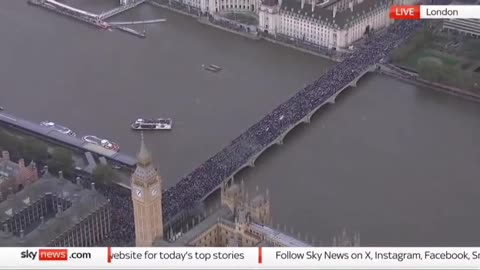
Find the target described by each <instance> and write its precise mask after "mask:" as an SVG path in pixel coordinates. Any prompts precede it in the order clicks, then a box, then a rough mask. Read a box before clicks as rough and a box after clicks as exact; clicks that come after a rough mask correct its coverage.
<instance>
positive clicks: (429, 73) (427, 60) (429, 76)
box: [417, 57, 445, 82]
mask: <svg viewBox="0 0 480 270" xmlns="http://www.w3.org/2000/svg"><path fill="white" fill-rule="evenodd" d="M417 71H418V74H420V76H421V77H422V78H424V79H426V80H429V81H433V82H441V81H442V79H443V78H444V76H445V74H444V71H445V70H444V67H443V64H442V61H441V60H440V59H437V58H435V57H424V58H421V59H420V60H418V63H417Z"/></svg>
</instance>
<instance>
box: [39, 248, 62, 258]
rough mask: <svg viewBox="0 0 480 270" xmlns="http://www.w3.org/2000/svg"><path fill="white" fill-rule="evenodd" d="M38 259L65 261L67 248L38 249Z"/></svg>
mask: <svg viewBox="0 0 480 270" xmlns="http://www.w3.org/2000/svg"><path fill="white" fill-rule="evenodd" d="M38 254H39V256H38V260H39V261H67V260H68V250H67V249H40V250H38Z"/></svg>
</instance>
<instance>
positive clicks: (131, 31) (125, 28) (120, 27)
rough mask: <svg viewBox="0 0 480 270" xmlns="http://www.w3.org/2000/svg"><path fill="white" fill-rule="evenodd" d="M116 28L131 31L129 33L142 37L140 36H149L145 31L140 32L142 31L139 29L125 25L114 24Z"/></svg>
mask: <svg viewBox="0 0 480 270" xmlns="http://www.w3.org/2000/svg"><path fill="white" fill-rule="evenodd" d="M114 28H116V29H118V30H120V31H123V32H125V33H129V34H132V35H134V36H137V37H140V38H146V37H147V35H146V34H145V31H143V32H140V31H137V30H135V29H132V28H128V27H125V26H114Z"/></svg>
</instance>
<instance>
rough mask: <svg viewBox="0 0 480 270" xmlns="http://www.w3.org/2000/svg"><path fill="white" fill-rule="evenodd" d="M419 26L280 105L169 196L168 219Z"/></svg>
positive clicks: (381, 38) (379, 43)
mask: <svg viewBox="0 0 480 270" xmlns="http://www.w3.org/2000/svg"><path fill="white" fill-rule="evenodd" d="M419 24H420V23H419V22H401V23H398V24H396V25H394V26H392V27H391V28H389V29H388V30H387V31H385V33H384V34H382V35H378V36H377V37H374V38H372V39H371V40H369V41H368V42H366V43H365V44H363V45H362V46H361V47H360V48H358V50H357V51H356V52H354V53H353V54H351V55H350V56H349V57H348V58H347V59H345V60H344V61H343V62H341V63H339V64H338V65H336V66H335V67H334V68H332V69H331V70H330V71H328V72H327V73H325V74H324V75H322V76H321V77H320V78H319V79H317V80H316V81H314V82H313V83H312V84H310V85H309V86H307V87H305V88H304V89H302V90H300V91H299V92H298V93H296V94H295V95H294V96H293V97H291V98H290V99H289V100H287V101H286V102H285V103H283V104H281V105H280V106H278V107H277V108H276V109H274V110H273V111H272V112H271V113H269V114H268V115H266V116H265V117H264V118H263V119H261V120H260V121H259V122H257V123H256V124H254V125H253V126H251V127H250V128H249V129H248V130H247V131H246V132H244V133H243V134H241V135H240V136H239V137H237V138H236V139H235V140H233V141H232V142H231V143H230V144H229V145H228V146H227V147H225V148H224V149H222V150H221V151H220V152H218V153H217V154H216V155H214V156H213V157H211V158H210V159H208V160H207V161H206V162H205V163H203V164H202V165H201V166H199V167H198V168H196V169H195V170H193V171H192V172H191V173H190V174H188V175H187V176H186V177H184V178H183V179H181V180H180V182H178V184H177V185H175V186H174V187H172V188H170V189H168V190H167V191H166V192H165V193H164V198H165V204H164V216H165V218H166V219H169V218H171V217H173V216H174V215H176V214H177V213H179V212H181V211H182V209H188V208H189V207H191V206H192V205H193V204H194V203H195V202H196V201H198V200H200V199H202V198H203V197H204V196H205V195H206V194H208V193H209V192H210V191H211V190H213V189H215V188H216V187H217V186H218V185H219V184H220V183H221V182H222V181H223V180H224V179H226V178H228V177H230V176H231V175H232V173H234V172H235V171H237V170H238V169H239V168H240V167H242V166H244V165H245V164H247V163H248V162H249V160H250V159H251V158H252V157H254V156H255V155H256V154H257V153H259V152H260V151H262V150H263V149H264V148H265V147H266V146H268V145H270V144H271V143H272V142H273V141H275V140H276V139H277V138H278V137H280V136H281V135H282V134H284V132H285V131H286V130H288V129H289V128H290V127H291V126H292V125H293V124H295V123H297V122H299V121H301V120H302V119H304V118H305V117H306V116H307V115H309V114H310V112H311V111H312V110H313V109H315V108H317V107H318V106H319V105H321V104H322V103H324V102H325V101H326V100H328V99H329V98H330V97H331V96H333V95H334V94H335V93H336V92H337V91H339V90H341V89H342V88H344V87H345V85H347V84H349V83H350V82H351V81H352V80H354V79H355V78H356V77H358V76H359V75H360V74H361V73H363V72H364V71H365V70H367V69H369V68H370V67H371V66H372V65H374V64H376V63H378V62H379V61H380V60H381V59H382V58H385V57H386V56H387V55H388V53H389V52H390V51H391V50H392V49H393V48H395V47H396V46H398V45H399V43H401V42H402V41H403V40H405V38H406V37H408V36H409V35H410V34H411V33H412V32H413V30H414V29H415V28H416V27H418V26H419Z"/></svg>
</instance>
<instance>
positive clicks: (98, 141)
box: [82, 135, 120, 152]
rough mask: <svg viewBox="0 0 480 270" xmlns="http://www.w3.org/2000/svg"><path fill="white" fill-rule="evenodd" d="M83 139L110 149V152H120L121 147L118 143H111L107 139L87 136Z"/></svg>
mask: <svg viewBox="0 0 480 270" xmlns="http://www.w3.org/2000/svg"><path fill="white" fill-rule="evenodd" d="M82 139H83V141H85V142H88V143H93V144H96V145H99V146H101V147H103V148H105V149H108V150H113V151H116V152H118V151H119V150H120V146H119V145H118V144H117V143H114V142H111V141H109V140H106V139H102V138H99V137H97V136H94V135H86V136H83V138H82Z"/></svg>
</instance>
